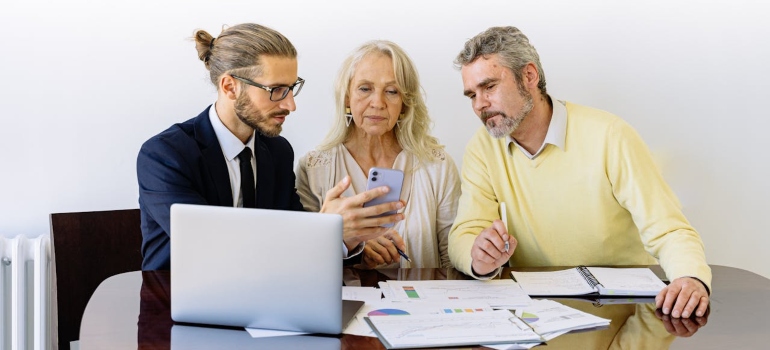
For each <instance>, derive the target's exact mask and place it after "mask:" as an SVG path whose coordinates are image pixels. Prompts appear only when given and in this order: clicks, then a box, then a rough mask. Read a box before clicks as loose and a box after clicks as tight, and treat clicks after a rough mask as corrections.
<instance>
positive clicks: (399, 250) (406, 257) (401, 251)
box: [396, 247, 412, 262]
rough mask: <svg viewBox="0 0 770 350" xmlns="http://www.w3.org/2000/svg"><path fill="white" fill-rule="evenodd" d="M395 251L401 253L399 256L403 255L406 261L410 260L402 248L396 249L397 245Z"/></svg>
mask: <svg viewBox="0 0 770 350" xmlns="http://www.w3.org/2000/svg"><path fill="white" fill-rule="evenodd" d="M396 251H397V252H398V255H401V256H403V257H404V259H406V261H408V262H412V260H411V259H409V257H408V256H407V255H406V253H404V251H403V250H401V249H398V247H396Z"/></svg>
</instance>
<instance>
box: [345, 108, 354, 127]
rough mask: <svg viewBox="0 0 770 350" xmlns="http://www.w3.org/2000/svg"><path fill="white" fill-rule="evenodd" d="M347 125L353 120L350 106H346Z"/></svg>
mask: <svg viewBox="0 0 770 350" xmlns="http://www.w3.org/2000/svg"><path fill="white" fill-rule="evenodd" d="M345 119H346V120H345V125H347V126H348V127H350V123H351V122H352V121H353V113H351V112H350V107H345Z"/></svg>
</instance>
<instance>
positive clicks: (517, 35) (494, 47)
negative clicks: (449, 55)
mask: <svg viewBox="0 0 770 350" xmlns="http://www.w3.org/2000/svg"><path fill="white" fill-rule="evenodd" d="M493 54H499V55H500V63H501V64H503V65H504V66H505V67H507V68H508V69H510V70H511V71H512V72H513V75H514V76H515V77H516V82H517V83H518V84H519V85H520V87H519V88H521V87H522V84H523V83H522V76H521V75H522V69H523V68H524V66H526V65H527V64H528V63H530V62H532V63H534V64H535V66H536V67H537V73H538V75H539V76H540V81H539V82H538V83H537V88H538V89H540V93H541V94H542V95H543V96H546V95H547V94H546V89H545V73H543V67H542V66H541V65H540V56H539V55H538V54H537V50H535V47H534V46H532V44H530V43H529V39H527V36H526V35H524V33H522V32H521V31H520V30H519V29H518V28H516V27H491V28H489V29H487V30H485V31H484V32H482V33H480V34H478V35H476V36H474V37H473V38H471V39H469V40H468V41H466V42H465V47H463V50H462V51H460V54H458V55H457V58H455V65H456V66H457V68H462V67H463V66H465V65H468V64H470V63H473V61H475V60H476V59H477V58H479V57H480V56H487V55H493Z"/></svg>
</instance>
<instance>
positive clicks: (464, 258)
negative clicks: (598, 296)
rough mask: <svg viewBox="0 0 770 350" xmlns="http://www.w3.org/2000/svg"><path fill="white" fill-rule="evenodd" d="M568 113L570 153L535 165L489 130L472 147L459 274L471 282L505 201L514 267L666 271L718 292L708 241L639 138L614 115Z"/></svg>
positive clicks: (456, 244)
mask: <svg viewBox="0 0 770 350" xmlns="http://www.w3.org/2000/svg"><path fill="white" fill-rule="evenodd" d="M554 102H555V103H558V102H556V101H554ZM566 107H567V133H566V140H565V147H564V149H559V148H558V147H556V146H554V145H551V144H549V145H547V146H546V148H545V149H544V150H543V152H542V153H541V154H540V155H539V156H538V157H536V158H535V159H533V160H530V159H529V158H527V157H526V156H525V155H524V154H523V153H522V152H521V150H519V149H518V148H516V147H515V146H511V147H512V149H511V153H512V154H509V152H508V147H507V142H506V140H505V138H502V139H494V138H492V137H491V136H489V134H488V133H487V131H486V129H484V127H481V128H480V129H479V130H478V131H477V132H476V134H475V135H474V136H473V138H472V139H471V141H470V142H469V143H468V146H467V147H466V150H465V155H464V157H463V166H462V195H461V196H460V203H459V206H458V211H457V218H456V219H455V222H454V225H453V226H452V230H451V231H450V233H449V258H450V260H451V261H452V264H453V265H454V266H455V268H457V269H458V270H460V271H462V272H464V273H466V274H468V275H473V274H472V272H471V254H470V252H471V247H472V246H473V241H474V239H475V238H476V236H477V235H478V234H479V233H480V232H481V231H482V230H483V229H484V228H486V227H489V226H490V225H491V223H492V221H493V220H496V219H499V218H500V214H499V211H498V207H499V203H500V202H505V203H506V206H507V208H508V210H507V212H508V225H509V227H508V231H509V233H510V234H512V235H513V236H514V237H516V239H517V240H518V247H517V248H516V250H515V252H514V254H513V256H512V257H511V260H510V263H511V266H574V265H587V266H595V265H636V264H639V265H644V264H655V263H660V265H661V266H662V267H663V269H664V270H665V271H666V275H667V277H668V278H669V279H670V280H673V279H675V278H678V277H683V276H690V277H696V278H698V279H700V280H701V281H703V282H704V283H705V284H706V285H707V286H708V287H709V289H710V288H711V269H710V268H709V267H708V265H707V264H706V258H705V253H704V249H703V242H702V241H701V239H700V236H699V235H698V233H697V232H695V229H693V228H692V226H690V224H689V222H688V221H687V219H686V218H685V217H684V215H683V214H682V211H681V208H680V204H679V201H678V199H677V198H676V196H675V195H674V193H673V192H672V191H671V189H670V188H669V187H668V185H667V184H666V183H665V181H664V180H663V177H662V176H661V174H660V172H659V171H658V169H657V167H656V166H655V164H654V162H653V159H652V156H651V154H650V152H649V150H648V149H647V146H646V145H645V144H644V142H643V141H642V139H641V137H640V136H639V135H638V134H637V133H636V131H635V130H634V129H633V128H632V127H631V126H630V125H628V124H627V123H626V122H624V121H623V120H622V119H620V118H618V117H617V116H614V115H612V114H610V113H607V112H604V111H601V110H597V109H593V108H589V107H584V106H579V105H575V104H572V103H567V104H566ZM655 259H658V261H656V260H655Z"/></svg>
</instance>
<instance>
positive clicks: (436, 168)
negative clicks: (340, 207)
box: [296, 145, 460, 268]
mask: <svg viewBox="0 0 770 350" xmlns="http://www.w3.org/2000/svg"><path fill="white" fill-rule="evenodd" d="M433 155H434V161H432V162H429V163H427V164H426V163H422V162H420V161H419V160H418V158H417V156H415V155H413V154H411V153H407V152H406V151H402V152H401V153H399V154H398V156H397V157H396V160H395V162H394V164H393V168H394V169H400V170H402V171H403V172H404V184H403V186H402V188H401V200H403V201H404V202H406V207H404V209H402V212H403V214H404V220H402V221H400V222H398V223H396V224H395V225H394V226H393V228H394V229H395V230H396V231H398V233H399V235H401V237H402V238H403V239H404V242H405V243H406V251H405V252H406V254H407V255H408V256H409V258H410V259H411V260H412V262H411V263H410V262H408V261H406V259H403V258H402V259H400V265H398V264H395V263H394V264H391V266H393V267H399V266H400V267H423V268H448V267H451V264H450V262H449V255H448V252H447V245H448V238H447V236H448V233H449V229H450V228H451V226H452V222H453V221H454V218H455V213H456V212H457V199H458V197H459V196H460V178H459V174H458V173H457V167H456V166H455V163H454V161H453V160H452V158H451V157H450V156H449V154H447V153H445V152H444V151H443V150H434V151H433ZM296 173H297V193H298V194H299V197H300V200H301V201H302V205H303V206H304V207H305V210H307V211H315V212H317V211H319V210H320V209H321V206H323V201H324V198H325V196H326V192H327V191H328V190H329V189H331V188H332V187H334V185H336V184H337V182H339V181H341V180H342V179H343V178H344V177H345V176H346V175H350V178H351V186H350V187H349V188H348V189H347V190H346V191H345V193H343V196H345V197H349V196H353V195H355V194H357V193H361V192H364V191H366V181H367V176H366V174H364V172H363V170H362V169H361V167H360V166H359V165H358V163H356V161H355V159H354V158H353V156H352V155H351V154H350V153H349V152H348V150H347V149H346V148H345V146H344V145H337V146H335V147H334V148H332V149H329V150H325V151H318V150H313V151H310V152H309V153H308V154H306V155H305V156H304V157H302V158H301V159H300V160H299V165H298V166H297V171H296Z"/></svg>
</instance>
